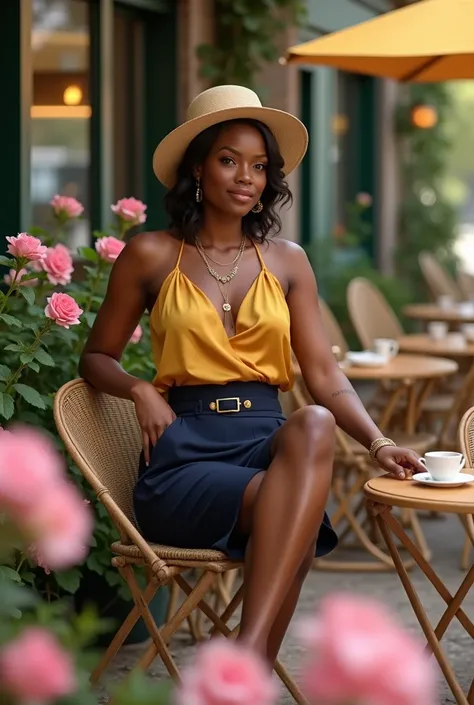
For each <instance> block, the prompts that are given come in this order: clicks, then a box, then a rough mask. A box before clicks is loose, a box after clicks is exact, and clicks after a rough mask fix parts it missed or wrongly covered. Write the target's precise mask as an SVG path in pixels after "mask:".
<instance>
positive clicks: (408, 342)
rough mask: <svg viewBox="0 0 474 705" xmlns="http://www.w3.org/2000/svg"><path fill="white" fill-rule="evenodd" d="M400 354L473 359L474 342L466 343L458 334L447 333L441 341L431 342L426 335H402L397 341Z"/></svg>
mask: <svg viewBox="0 0 474 705" xmlns="http://www.w3.org/2000/svg"><path fill="white" fill-rule="evenodd" d="M397 343H398V345H399V348H400V352H402V353H414V354H417V355H435V356H438V357H448V358H458V357H459V358H461V357H462V358H470V357H473V358H474V342H472V343H471V342H469V341H466V339H465V338H464V337H463V336H462V335H461V334H460V333H448V335H447V336H446V337H445V338H443V339H442V340H432V339H431V338H430V336H429V335H427V334H426V333H414V334H413V335H402V337H401V338H398V339H397Z"/></svg>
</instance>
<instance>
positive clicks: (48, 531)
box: [22, 481, 92, 570]
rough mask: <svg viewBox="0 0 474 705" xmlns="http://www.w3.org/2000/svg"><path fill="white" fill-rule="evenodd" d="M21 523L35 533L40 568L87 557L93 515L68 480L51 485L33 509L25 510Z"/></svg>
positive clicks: (53, 566) (53, 568)
mask: <svg viewBox="0 0 474 705" xmlns="http://www.w3.org/2000/svg"><path fill="white" fill-rule="evenodd" d="M22 524H23V526H24V527H25V528H26V530H27V531H28V532H29V534H30V535H31V536H36V537H37V538H36V541H35V542H34V548H33V550H34V552H35V553H36V554H37V555H38V556H40V560H41V567H42V568H43V569H45V570H48V569H52V570H55V569H61V567H63V566H65V565H74V564H76V563H82V562H83V561H84V559H85V558H86V555H87V550H88V545H89V539H90V535H91V532H92V519H91V515H90V512H89V511H88V509H87V508H86V506H85V505H84V501H83V499H82V497H81V496H80V495H79V493H78V492H77V490H76V488H75V487H74V486H73V485H72V484H71V483H69V482H66V481H63V482H61V483H58V484H54V485H52V487H50V488H49V490H48V492H47V493H46V494H45V496H44V497H43V498H42V499H41V501H40V502H38V503H37V506H35V508H34V510H33V511H28V512H25V513H24V516H23V517H22Z"/></svg>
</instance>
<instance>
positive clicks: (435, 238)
mask: <svg viewBox="0 0 474 705" xmlns="http://www.w3.org/2000/svg"><path fill="white" fill-rule="evenodd" d="M416 105H430V106H433V107H434V108H435V110H436V112H437V116H438V120H437V123H436V124H435V125H434V126H433V127H431V128H429V129H420V128H419V127H416V126H414V125H413V124H412V120H411V113H412V109H413V107H414V106H416ZM451 106H452V101H451V98H450V94H449V90H448V89H447V87H446V86H444V85H443V84H426V85H418V84H413V85H410V86H407V87H406V89H405V94H404V96H403V99H402V101H401V103H400V106H399V110H398V115H397V132H398V136H399V140H400V150H399V153H400V155H401V168H402V173H401V177H402V189H403V191H402V196H401V199H400V204H401V205H400V215H399V234H398V246H397V250H396V263H397V270H398V273H399V275H400V277H401V278H402V279H403V280H404V281H407V282H409V283H410V284H411V285H412V286H413V287H414V290H415V295H416V297H417V298H419V299H423V298H426V291H425V289H424V287H423V284H422V281H421V279H420V273H419V266H418V254H419V252H421V251H423V250H429V251H431V252H435V253H436V254H437V255H438V256H439V257H441V258H442V259H444V261H445V263H446V264H447V265H448V266H450V265H452V264H453V263H454V261H455V257H454V253H453V244H454V241H455V237H456V231H455V224H456V222H455V215H456V214H455V210H454V208H453V206H452V204H451V203H450V202H449V201H448V200H447V199H446V196H445V194H444V190H443V185H444V179H445V174H446V165H447V162H448V160H449V155H450V150H451V139H450V137H449V133H448V130H447V124H448V121H449V119H450V115H451Z"/></svg>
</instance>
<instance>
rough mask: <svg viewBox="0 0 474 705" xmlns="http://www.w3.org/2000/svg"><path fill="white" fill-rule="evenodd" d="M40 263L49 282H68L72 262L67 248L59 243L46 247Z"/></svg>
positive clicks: (72, 265)
mask: <svg viewBox="0 0 474 705" xmlns="http://www.w3.org/2000/svg"><path fill="white" fill-rule="evenodd" d="M41 265H42V267H43V269H44V271H45V272H46V274H47V277H48V280H49V282H50V283H51V284H55V285H56V284H61V285H62V286H64V285H65V284H69V282H70V281H71V276H72V273H73V272H74V264H73V261H72V257H71V253H70V252H69V250H68V248H67V247H65V246H64V245H62V244H61V243H59V244H58V245H56V247H48V249H47V251H46V255H45V257H44V259H42V260H41Z"/></svg>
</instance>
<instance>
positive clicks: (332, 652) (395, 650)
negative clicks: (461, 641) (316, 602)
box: [300, 594, 437, 705]
mask: <svg viewBox="0 0 474 705" xmlns="http://www.w3.org/2000/svg"><path fill="white" fill-rule="evenodd" d="M300 634H301V636H302V637H303V640H304V641H305V643H306V646H307V647H308V649H309V658H308V661H307V663H306V667H305V669H304V671H303V674H302V684H303V690H304V693H305V695H306V697H307V698H308V699H309V700H310V701H311V702H322V703H324V704H325V705H343V704H345V703H349V702H360V703H369V702H370V703H371V704H372V705H413V703H417V705H435V703H436V700H437V699H436V680H435V674H434V670H433V668H432V665H431V663H430V661H429V658H428V656H427V655H426V654H425V653H424V651H423V647H422V645H421V644H419V643H418V641H417V640H415V638H414V637H413V636H411V634H409V633H408V632H407V631H405V630H404V629H402V628H401V627H400V626H399V625H398V624H397V623H396V622H395V621H394V620H393V619H392V617H391V615H390V614H389V613H388V611H387V610H386V609H385V608H384V607H383V606H382V605H379V604H378V603H376V602H374V601H371V600H367V599H364V598H359V597H353V596H350V595H341V594H335V595H332V596H331V597H328V598H326V599H325V600H324V601H323V602H322V604H321V608H320V611H319V615H318V616H317V617H316V618H312V619H309V620H308V621H307V622H306V623H305V624H304V625H302V628H301V630H300Z"/></svg>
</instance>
